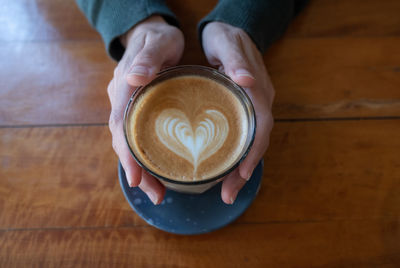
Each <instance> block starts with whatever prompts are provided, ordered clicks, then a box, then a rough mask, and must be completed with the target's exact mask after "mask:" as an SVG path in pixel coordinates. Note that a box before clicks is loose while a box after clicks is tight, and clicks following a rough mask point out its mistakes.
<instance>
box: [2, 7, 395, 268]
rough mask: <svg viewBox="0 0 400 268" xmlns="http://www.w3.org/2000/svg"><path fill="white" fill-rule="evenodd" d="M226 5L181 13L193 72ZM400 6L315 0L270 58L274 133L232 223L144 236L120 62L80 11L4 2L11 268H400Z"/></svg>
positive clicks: (5, 187) (5, 216)
mask: <svg viewBox="0 0 400 268" xmlns="http://www.w3.org/2000/svg"><path fill="white" fill-rule="evenodd" d="M215 2H216V1H211V0H209V1H196V0H190V1H188V0H186V1H168V3H169V4H170V7H171V9H172V10H174V12H175V13H176V14H177V15H178V17H179V18H180V20H181V23H182V28H183V30H184V32H185V37H186V52H185V54H184V56H183V59H182V62H181V63H182V64H206V61H205V58H204V56H203V55H202V52H201V49H200V46H199V44H198V42H197V36H196V29H195V26H196V23H197V22H198V21H199V19H200V18H201V17H202V16H204V15H205V14H206V13H207V12H208V11H209V10H210V9H211V8H212V7H213V6H214V4H215ZM399 14H400V1H398V0H386V1H375V0H314V1H311V2H310V4H309V5H308V6H307V8H306V9H305V10H304V11H303V12H302V13H301V14H300V15H299V16H298V17H297V18H296V19H295V20H294V21H293V23H292V24H291V26H290V27H289V29H288V31H287V32H286V34H285V35H284V37H283V38H282V39H281V40H279V41H278V42H276V43H275V44H274V45H273V46H272V47H271V48H270V49H269V50H268V52H267V53H266V54H265V57H264V59H265V64H266V66H267V68H268V70H269V72H270V75H271V77H272V80H273V83H274V85H275V87H276V93H277V94H276V101H275V104H274V108H273V113H274V116H275V120H276V124H275V127H274V129H273V132H272V138H271V145H270V148H269V150H268V152H267V153H266V154H265V160H266V163H267V166H266V169H265V171H264V175H263V176H264V177H263V182H262V187H261V190H260V192H259V196H258V197H257V199H256V200H255V202H254V203H253V204H252V206H251V207H250V208H249V209H248V210H247V211H246V212H245V213H244V214H243V215H242V216H241V217H240V218H239V219H238V220H236V221H235V222H234V223H233V224H231V225H229V226H227V227H225V228H223V229H221V230H218V231H215V232H213V233H209V234H205V235H198V236H179V235H173V234H168V233H165V232H163V231H160V230H157V229H155V228H153V227H151V226H149V225H148V224H146V223H145V222H144V221H143V220H142V219H141V218H139V217H138V216H137V215H136V214H135V213H134V212H133V211H132V209H131V208H130V207H129V205H128V203H127V201H126V200H125V198H124V196H123V193H122V191H121V189H120V185H119V183H118V178H117V158H116V156H115V154H114V153H113V150H112V146H111V136H110V133H109V130H108V126H107V122H108V115H109V112H110V105H109V101H108V98H107V93H106V86H107V84H108V81H109V80H110V79H111V76H112V73H113V68H114V67H115V63H114V62H113V61H112V60H110V59H109V58H108V56H107V55H106V53H105V50H104V45H103V43H102V41H101V38H100V37H99V35H98V34H97V33H96V32H95V31H94V30H93V29H91V27H90V26H89V24H88V23H87V21H86V20H85V18H84V16H83V15H82V14H81V13H80V12H79V10H78V8H77V7H76V6H75V5H74V2H73V1H72V0H69V1H65V0H19V1H6V0H0V59H1V61H0V85H1V87H0V267H47V266H52V267H80V266H83V267H400V194H399V193H400V157H399V156H400V154H399V151H400V16H399Z"/></svg>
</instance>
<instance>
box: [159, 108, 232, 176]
mask: <svg viewBox="0 0 400 268" xmlns="http://www.w3.org/2000/svg"><path fill="white" fill-rule="evenodd" d="M205 113H206V115H207V116H206V117H205V118H202V119H201V121H199V122H197V123H195V124H191V122H190V121H189V119H188V118H187V117H186V115H185V114H184V113H183V112H182V111H180V110H178V109H166V110H164V111H162V112H161V114H160V115H159V116H158V117H157V120H156V123H155V129H156V132H157V136H158V138H159V139H160V141H161V142H162V143H163V144H164V145H165V146H166V147H167V148H168V149H169V150H171V151H172V152H174V153H175V154H177V155H179V156H180V157H182V158H184V159H186V160H187V161H189V162H190V163H192V164H193V167H194V170H193V174H195V173H196V170H197V166H198V165H199V164H200V163H201V162H202V161H203V160H205V159H207V158H208V157H210V156H211V155H213V154H214V153H215V152H217V151H218V150H219V149H220V148H221V147H222V145H223V144H224V142H225V140H226V137H227V136H228V132H229V124H228V121H227V119H226V117H225V116H224V115H223V114H222V113H221V112H219V111H217V110H206V111H205Z"/></svg>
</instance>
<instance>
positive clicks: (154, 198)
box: [146, 192, 158, 205]
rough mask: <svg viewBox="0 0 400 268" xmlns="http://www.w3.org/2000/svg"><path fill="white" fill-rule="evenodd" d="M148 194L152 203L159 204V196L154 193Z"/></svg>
mask: <svg viewBox="0 0 400 268" xmlns="http://www.w3.org/2000/svg"><path fill="white" fill-rule="evenodd" d="M146 194H147V196H148V197H149V198H150V200H151V202H153V204H154V205H157V203H158V198H157V195H156V194H155V193H153V192H148V193H146Z"/></svg>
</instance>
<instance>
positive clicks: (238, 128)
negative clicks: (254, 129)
mask: <svg viewBox="0 0 400 268" xmlns="http://www.w3.org/2000/svg"><path fill="white" fill-rule="evenodd" d="M127 127H128V128H129V131H128V134H127V138H128V141H129V144H130V147H131V149H132V151H133V153H134V154H135V156H136V157H137V158H138V160H139V161H140V162H141V163H142V164H143V165H145V166H146V167H147V168H148V169H150V170H151V171H152V172H153V173H155V174H157V175H159V176H162V177H165V178H168V179H171V180H176V181H200V180H207V179H210V178H213V177H215V176H218V175H220V174H222V173H224V172H225V171H227V170H229V169H230V168H231V167H232V166H233V165H234V164H235V163H236V162H237V161H238V159H240V157H241V154H242V153H243V148H244V146H245V143H246V138H247V133H248V118H247V115H246V111H245V108H244V107H243V104H242V103H241V101H240V100H239V99H238V97H237V96H235V94H234V93H232V92H231V91H230V90H229V89H227V88H226V87H225V86H223V85H221V84H219V83H218V82H216V81H213V80H212V79H208V78H204V77H201V76H197V75H184V76H179V77H175V78H170V79H167V80H164V81H161V82H159V83H157V84H155V85H153V86H151V87H149V88H147V89H146V91H145V92H143V93H142V94H141V95H139V96H138V98H137V100H136V101H135V104H134V106H133V107H132V109H131V111H130V113H129V117H128V126H127Z"/></svg>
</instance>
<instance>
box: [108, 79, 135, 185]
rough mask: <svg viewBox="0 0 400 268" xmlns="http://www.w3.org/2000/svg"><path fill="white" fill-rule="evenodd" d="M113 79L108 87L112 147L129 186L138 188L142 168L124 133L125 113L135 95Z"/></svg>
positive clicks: (131, 89)
mask: <svg viewBox="0 0 400 268" xmlns="http://www.w3.org/2000/svg"><path fill="white" fill-rule="evenodd" d="M116 83H117V82H116V79H115V78H113V79H112V80H111V82H110V84H109V86H108V89H107V92H108V95H109V99H110V102H111V114H110V119H109V122H108V126H109V128H110V131H111V134H112V145H113V149H114V151H115V153H116V154H117V155H118V158H119V160H120V162H121V165H122V167H123V168H124V170H125V173H126V178H127V181H128V184H129V186H131V187H134V186H138V185H139V183H140V180H141V177H142V176H141V167H140V166H139V165H138V164H137V163H136V161H135V160H134V159H133V158H132V155H131V152H130V150H129V147H128V145H127V143H126V140H125V135H124V131H123V113H124V110H125V108H124V107H125V106H126V102H127V100H128V99H129V96H130V95H131V94H132V93H133V88H130V87H129V86H128V85H127V84H126V83H124V84H123V85H121V86H118V85H117V84H116Z"/></svg>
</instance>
